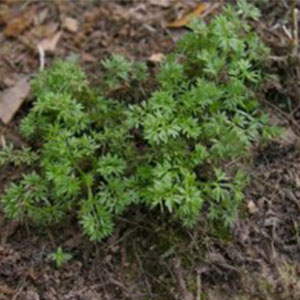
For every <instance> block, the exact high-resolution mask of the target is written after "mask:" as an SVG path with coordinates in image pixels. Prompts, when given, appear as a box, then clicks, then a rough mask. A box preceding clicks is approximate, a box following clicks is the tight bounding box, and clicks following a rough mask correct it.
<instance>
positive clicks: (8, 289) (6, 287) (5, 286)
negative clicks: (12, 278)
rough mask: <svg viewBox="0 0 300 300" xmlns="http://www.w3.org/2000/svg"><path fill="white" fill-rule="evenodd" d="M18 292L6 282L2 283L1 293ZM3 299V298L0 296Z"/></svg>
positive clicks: (10, 293) (12, 293)
mask: <svg viewBox="0 0 300 300" xmlns="http://www.w3.org/2000/svg"><path fill="white" fill-rule="evenodd" d="M15 293H16V291H15V290H13V289H11V288H10V287H9V286H7V285H6V284H4V285H3V284H1V285H0V295H2V294H4V295H14V294H15ZM0 299H1V298H0Z"/></svg>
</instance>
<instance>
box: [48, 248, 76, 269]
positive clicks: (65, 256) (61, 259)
mask: <svg viewBox="0 0 300 300" xmlns="http://www.w3.org/2000/svg"><path fill="white" fill-rule="evenodd" d="M50 258H51V260H52V261H53V262H54V263H55V265H56V267H57V268H61V267H62V266H63V265H64V264H65V263H66V262H68V261H69V260H71V259H72V254H70V253H66V252H64V251H63V249H62V248H61V247H58V248H57V250H56V252H53V253H52V254H50Z"/></svg>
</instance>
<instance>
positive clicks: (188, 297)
mask: <svg viewBox="0 0 300 300" xmlns="http://www.w3.org/2000/svg"><path fill="white" fill-rule="evenodd" d="M174 272H175V275H176V277H177V281H178V285H179V289H180V291H181V294H182V299H183V300H193V298H194V297H193V295H192V294H191V292H190V291H189V290H188V289H187V286H186V283H185V280H184V279H183V270H182V267H181V260H180V259H179V258H176V259H175V261H174Z"/></svg>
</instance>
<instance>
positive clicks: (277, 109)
mask: <svg viewBox="0 0 300 300" xmlns="http://www.w3.org/2000/svg"><path fill="white" fill-rule="evenodd" d="M260 101H261V102H263V103H264V104H266V105H268V106H269V107H271V108H272V109H273V110H274V111H275V112H277V113H278V114H280V115H281V117H283V118H284V119H286V120H287V121H288V122H290V123H292V124H293V125H294V126H295V127H296V128H297V130H298V132H297V133H299V132H300V125H299V124H298V123H297V122H296V121H295V120H294V118H292V117H291V116H290V115H289V114H287V113H286V112H284V111H283V110H281V109H280V108H278V107H277V106H276V105H274V104H273V103H270V102H268V101H266V100H264V99H261V100H260Z"/></svg>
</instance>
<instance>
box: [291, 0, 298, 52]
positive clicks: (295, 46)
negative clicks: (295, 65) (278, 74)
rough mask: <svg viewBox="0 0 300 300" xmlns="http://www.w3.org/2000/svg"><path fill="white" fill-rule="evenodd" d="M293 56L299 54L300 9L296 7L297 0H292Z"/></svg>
mask: <svg viewBox="0 0 300 300" xmlns="http://www.w3.org/2000/svg"><path fill="white" fill-rule="evenodd" d="M291 14H292V16H291V18H292V51H291V54H292V56H297V55H298V48H299V38H298V9H297V8H296V0H293V1H292V10H291Z"/></svg>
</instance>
